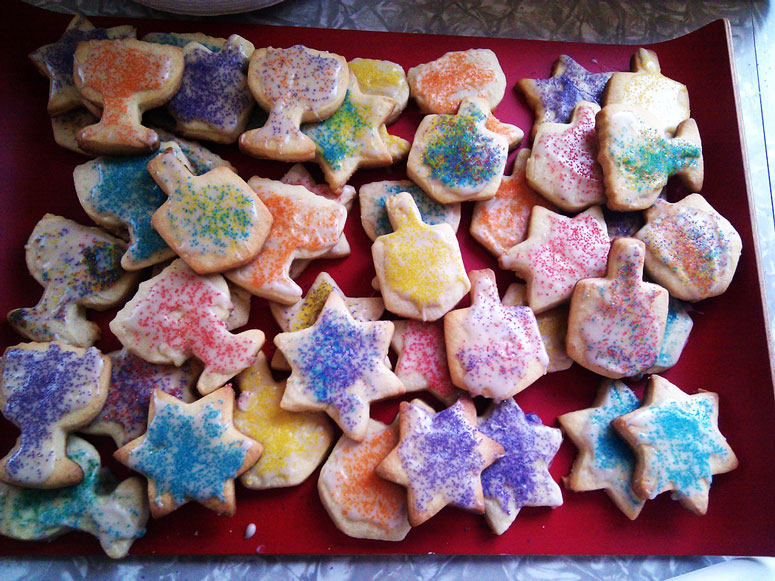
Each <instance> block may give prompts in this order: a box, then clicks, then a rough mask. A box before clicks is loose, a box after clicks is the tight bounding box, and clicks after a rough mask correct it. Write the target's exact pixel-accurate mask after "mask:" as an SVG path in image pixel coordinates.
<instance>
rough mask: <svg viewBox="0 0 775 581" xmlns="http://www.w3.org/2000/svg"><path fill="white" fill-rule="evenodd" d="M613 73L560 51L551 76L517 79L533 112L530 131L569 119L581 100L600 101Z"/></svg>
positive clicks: (599, 103)
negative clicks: (587, 66) (591, 68)
mask: <svg viewBox="0 0 775 581" xmlns="http://www.w3.org/2000/svg"><path fill="white" fill-rule="evenodd" d="M611 74H612V73H608V72H602V73H593V72H590V71H588V70H587V69H585V68H584V67H583V66H581V65H580V64H579V63H577V62H576V61H575V60H573V58H571V57H569V56H568V55H565V54H561V55H560V56H559V57H558V58H557V60H556V61H555V62H554V65H553V67H552V76H551V77H549V78H547V79H520V80H519V81H518V82H517V89H519V90H520V91H522V93H523V94H524V95H525V99H527V103H528V105H530V107H531V108H532V109H533V111H534V112H535V122H534V123H533V133H532V135H533V136H534V137H535V134H536V132H537V131H538V129H539V128H540V127H541V125H542V124H544V123H568V122H569V121H570V119H571V115H572V114H573V110H574V109H575V108H576V105H578V104H579V102H580V101H587V102H591V103H595V104H596V105H602V99H603V91H604V90H605V87H606V84H607V83H608V81H609V79H610V78H611Z"/></svg>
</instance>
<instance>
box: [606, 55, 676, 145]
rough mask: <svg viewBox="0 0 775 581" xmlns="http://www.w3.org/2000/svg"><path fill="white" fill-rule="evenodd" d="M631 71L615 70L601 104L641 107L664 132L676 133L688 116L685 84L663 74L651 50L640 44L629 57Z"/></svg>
mask: <svg viewBox="0 0 775 581" xmlns="http://www.w3.org/2000/svg"><path fill="white" fill-rule="evenodd" d="M630 69H631V71H632V72H629V73H624V72H615V73H614V74H613V75H611V81H610V82H609V83H608V87H607V90H606V93H605V101H604V105H612V104H614V103H620V104H623V105H635V106H637V107H642V108H643V109H645V110H646V111H648V112H649V113H651V114H652V115H653V116H655V117H656V119H658V124H657V125H655V127H656V128H657V129H659V131H661V132H663V133H664V134H665V135H672V134H673V133H675V131H676V129H677V128H678V126H679V125H680V124H681V122H683V121H685V120H686V119H688V118H689V92H688V91H687V89H686V86H685V85H684V84H682V83H679V82H678V81H674V80H673V79H670V78H668V77H666V76H665V75H663V74H662V69H661V67H660V66H659V57H658V56H657V53H655V52H654V51H653V50H648V49H645V48H639V49H638V51H637V52H636V53H635V54H634V55H632V58H631V59H630Z"/></svg>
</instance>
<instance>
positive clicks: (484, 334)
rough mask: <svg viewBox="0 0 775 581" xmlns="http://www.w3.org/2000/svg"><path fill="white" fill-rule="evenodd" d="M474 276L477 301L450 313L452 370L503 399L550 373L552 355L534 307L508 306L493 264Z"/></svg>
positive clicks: (447, 336)
mask: <svg viewBox="0 0 775 581" xmlns="http://www.w3.org/2000/svg"><path fill="white" fill-rule="evenodd" d="M468 276H469V278H470V279H471V306H470V307H467V308H464V309H457V310H454V311H450V312H449V313H447V314H446V315H445V316H444V340H445V343H446V346H447V361H448V363H449V372H450V376H451V377H452V383H454V384H455V385H456V386H457V387H459V388H461V389H464V390H466V391H468V392H469V393H470V394H471V395H483V396H485V397H489V398H491V399H493V400H495V401H496V402H500V401H503V400H505V399H508V398H510V397H512V396H514V395H515V394H517V393H519V392H520V391H522V390H523V389H525V388H526V387H528V386H529V385H531V384H532V383H533V382H534V381H535V380H536V379H538V378H539V377H541V376H542V375H544V374H545V373H546V366H547V365H548V364H549V356H548V355H547V354H546V348H545V347H544V342H543V340H542V339H541V334H540V332H539V330H538V323H537V322H536V318H535V315H534V314H533V311H532V310H530V309H529V308H528V307H516V306H514V307H512V306H504V305H503V304H502V303H501V301H500V297H499V296H498V287H497V285H496V282H495V273H494V272H493V271H492V270H490V269H484V270H473V271H471V272H469V273H468Z"/></svg>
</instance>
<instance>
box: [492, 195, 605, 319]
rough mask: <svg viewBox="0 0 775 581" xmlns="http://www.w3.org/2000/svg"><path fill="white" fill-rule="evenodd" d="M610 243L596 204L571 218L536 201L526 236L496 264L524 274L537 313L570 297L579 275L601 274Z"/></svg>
mask: <svg viewBox="0 0 775 581" xmlns="http://www.w3.org/2000/svg"><path fill="white" fill-rule="evenodd" d="M610 246H611V242H610V240H609V238H608V231H607V230H606V226H605V220H604V219H603V211H602V210H601V209H600V206H594V207H592V208H590V209H588V210H586V211H585V212H582V213H581V214H578V215H576V216H574V217H573V218H568V217H566V216H563V215H562V214H557V213H555V212H552V211H551V210H547V209H546V208H544V207H542V206H535V207H533V212H532V214H531V218H530V229H529V230H528V236H527V238H526V239H525V240H524V241H523V242H520V243H519V244H517V245H516V246H513V247H512V248H510V249H509V250H508V251H507V252H506V253H505V254H503V255H501V257H500V260H499V264H500V266H501V268H508V269H511V270H514V271H516V272H517V274H518V275H519V276H520V277H522V278H524V279H525V281H526V282H527V304H528V305H530V307H531V308H532V309H533V310H534V311H535V312H536V313H541V312H543V311H546V310H549V309H551V308H553V307H556V306H558V305H560V304H562V303H566V302H568V300H570V297H571V294H572V293H573V288H574V286H575V285H576V283H577V282H578V281H580V280H581V279H584V278H590V277H596V276H603V274H604V273H605V270H606V263H607V260H608V250H609V248H610Z"/></svg>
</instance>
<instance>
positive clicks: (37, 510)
mask: <svg viewBox="0 0 775 581" xmlns="http://www.w3.org/2000/svg"><path fill="white" fill-rule="evenodd" d="M67 456H68V458H70V459H71V460H72V461H73V462H75V463H76V464H78V466H80V468H81V470H82V471H83V473H84V478H83V480H81V482H80V483H78V484H77V485H74V486H68V487H65V488H57V489H54V490H39V489H33V488H19V487H16V486H11V485H9V484H5V483H0V534H2V535H4V536H7V537H11V538H14V539H21V540H25V541H26V540H41V539H52V538H54V537H57V536H59V535H62V534H65V533H67V532H69V531H71V530H78V531H83V532H86V533H89V534H91V535H94V536H95V537H97V539H99V542H100V545H101V546H102V550H103V551H105V554H106V555H108V557H111V558H113V559H121V558H123V557H125V556H126V554H127V553H128V552H129V549H130V547H131V546H132V543H134V541H135V539H138V538H140V537H142V536H143V535H144V534H145V524H146V522H147V521H148V501H147V498H146V493H145V484H144V483H143V482H142V480H141V479H140V478H136V477H132V478H127V479H126V480H123V481H121V483H119V484H118V485H117V484H116V481H115V479H114V478H113V475H112V474H110V472H109V471H107V469H106V468H104V467H102V466H100V455H99V452H97V450H96V449H95V448H94V447H93V446H92V445H91V444H89V443H88V442H86V441H85V440H82V439H81V438H78V437H75V436H73V437H71V438H70V439H69V440H68V442H67Z"/></svg>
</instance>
